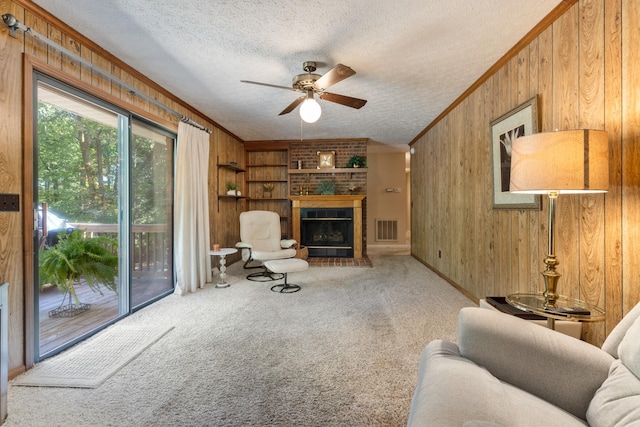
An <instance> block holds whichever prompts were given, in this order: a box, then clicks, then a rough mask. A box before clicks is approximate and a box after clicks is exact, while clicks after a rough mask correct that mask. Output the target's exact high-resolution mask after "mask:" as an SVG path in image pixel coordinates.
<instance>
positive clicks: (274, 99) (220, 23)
mask: <svg viewBox="0 0 640 427" xmlns="http://www.w3.org/2000/svg"><path fill="white" fill-rule="evenodd" d="M33 2H34V3H36V4H38V5H39V6H41V7H42V8H44V9H45V10H47V11H48V12H50V13H51V14H53V15H54V16H56V17H57V18H59V19H60V20H62V21H64V22H65V23H67V24H68V25H70V26H71V27H72V28H74V29H76V30H77V31H79V32H80V33H81V34H83V35H85V36H86V37H88V38H89V39H91V40H92V41H94V42H95V43H97V44H98V45H100V46H102V47H103V48H104V49H106V50H107V51H109V52H111V53H112V54H113V55H115V56H116V57H118V58H120V59H122V60H123V61H124V62H126V63H127V64H129V65H130V66H132V67H133V68H135V69H137V70H138V71H140V72H142V73H143V74H145V75H146V76H148V77H149V78H151V79H152V80H154V81H155V82H157V83H158V84H160V85H161V86H163V87H165V88H166V89H167V90H169V91H171V92H172V93H173V94H175V95H176V96H178V97H179V98H181V99H183V100H184V101H186V102H187V103H189V104H190V105H192V106H193V107H194V108H196V109H197V110H199V111H201V112H203V113H205V114H206V115H208V117H209V118H211V119H212V120H214V121H215V122H217V123H218V124H220V125H221V126H223V127H225V128H226V129H228V130H229V131H230V132H232V133H234V134H235V135H237V136H238V137H240V138H242V139H243V140H246V141H250V140H265V139H267V140H271V139H299V138H301V137H303V138H304V139H318V138H370V139H371V140H372V141H375V142H379V143H382V144H387V145H391V146H394V147H395V148H398V149H400V150H407V149H408V145H407V144H408V143H409V142H410V141H411V140H412V139H413V138H415V137H416V136H417V135H418V134H419V133H420V132H421V131H422V130H423V129H424V128H425V127H426V126H427V125H428V124H429V123H430V122H431V121H432V120H433V119H435V118H436V117H437V116H438V115H439V114H440V113H441V112H442V111H443V110H445V109H446V108H447V107H448V106H449V105H450V104H451V103H452V102H453V101H454V100H455V99H456V98H457V97H458V96H460V95H461V94H462V93H463V92H464V91H465V90H466V89H467V88H469V86H471V85H472V84H473V83H474V82H475V81H476V80H477V79H478V78H479V77H480V76H481V75H482V74H483V73H484V72H485V71H487V70H488V69H489V68H490V67H491V66H492V65H493V64H494V63H495V62H496V61H497V60H498V59H500V57H502V56H503V55H504V54H505V53H506V52H507V51H508V50H509V49H510V48H511V47H513V46H514V45H515V44H516V43H517V42H518V41H519V40H520V39H521V38H522V37H523V36H524V35H525V34H526V33H527V32H529V31H530V30H531V29H532V28H533V27H534V26H535V25H536V24H537V23H538V22H540V21H541V20H542V19H543V18H544V17H545V16H546V15H547V14H548V13H549V12H550V11H551V10H552V9H553V8H554V7H555V6H557V5H558V4H559V3H561V1H560V0H517V1H516V0H474V1H468V0H394V1H389V0H375V1H372V0H323V1H322V2H310V1H300V0H297V1H296V0H262V1H254V0H215V1H209V0H154V1H150V0H109V1H104V0H33ZM305 61H316V62H317V63H318V70H317V71H316V73H318V74H324V73H325V72H327V71H328V70H329V69H331V67H333V66H334V65H335V64H337V63H341V64H345V65H347V66H349V67H351V68H353V69H354V70H355V71H356V75H354V76H352V77H350V78H348V79H346V80H343V81H341V82H339V83H337V84H335V85H334V86H332V87H331V88H330V89H329V91H330V92H333V93H338V94H342V95H347V96H352V97H356V98H364V99H367V100H368V102H367V104H366V105H365V106H364V107H363V108H362V109H360V110H356V109H352V108H349V107H345V106H342V105H338V104H334V103H331V102H326V101H323V100H320V101H319V102H320V105H321V106H322V117H321V118H320V120H318V122H316V123H314V124H307V123H304V125H302V123H301V120H300V116H299V114H298V110H297V109H296V110H295V111H293V112H292V113H290V114H287V115H283V116H278V114H279V113H280V112H281V111H282V110H283V109H284V108H285V107H286V106H287V105H289V104H290V103H291V102H292V101H293V100H294V99H295V98H296V97H298V96H299V94H298V93H296V92H292V91H288V90H283V89H276V88H271V87H264V86H256V85H251V84H246V83H241V82H240V80H253V81H259V82H265V83H270V84H275V85H280V86H291V81H292V78H293V77H294V76H295V75H297V74H301V73H303V70H302V63H303V62H305ZM487 126H488V124H487Z"/></svg>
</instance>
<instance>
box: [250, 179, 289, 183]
mask: <svg viewBox="0 0 640 427" xmlns="http://www.w3.org/2000/svg"><path fill="white" fill-rule="evenodd" d="M245 182H289V180H288V179H247V180H246V181H245Z"/></svg>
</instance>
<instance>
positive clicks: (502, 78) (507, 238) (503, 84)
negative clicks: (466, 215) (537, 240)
mask: <svg viewBox="0 0 640 427" xmlns="http://www.w3.org/2000/svg"><path fill="white" fill-rule="evenodd" d="M510 71H511V68H510V66H509V64H508V63H507V64H506V65H505V66H503V67H502V68H501V69H500V70H499V71H498V85H497V86H496V87H495V88H494V89H495V96H496V97H497V99H496V104H497V106H498V111H497V112H495V115H496V116H498V117H499V116H501V115H502V114H504V113H506V112H507V111H509V110H510V109H511V108H512V107H514V105H513V104H512V103H511V101H510V98H511V96H510V93H511V76H510ZM494 118H495V117H494ZM495 213H496V222H497V224H496V226H497V228H496V231H497V233H498V235H497V236H496V248H497V251H498V253H497V258H496V260H497V261H498V265H497V266H496V268H497V270H498V274H497V275H496V279H498V280H497V283H496V285H497V287H496V292H498V295H507V294H508V292H509V291H510V289H511V286H510V282H511V254H512V253H513V248H512V247H511V236H512V233H513V231H512V227H511V226H512V224H511V214H510V212H509V211H508V210H505V209H496V210H495Z"/></svg>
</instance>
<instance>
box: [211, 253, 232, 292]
mask: <svg viewBox="0 0 640 427" xmlns="http://www.w3.org/2000/svg"><path fill="white" fill-rule="evenodd" d="M236 252H238V250H237V249H236V248H222V249H220V250H219V251H209V255H215V256H218V257H220V280H219V281H218V283H217V284H216V288H226V287H228V286H229V284H228V283H227V273H226V271H227V260H226V259H225V257H226V256H227V255H231V254H235V253H236Z"/></svg>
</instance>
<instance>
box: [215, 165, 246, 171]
mask: <svg viewBox="0 0 640 427" xmlns="http://www.w3.org/2000/svg"><path fill="white" fill-rule="evenodd" d="M218 167H219V168H223V169H229V170H232V171H235V172H236V173H242V172H246V170H245V169H242V168H239V167H238V165H232V164H230V163H219V164H218Z"/></svg>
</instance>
